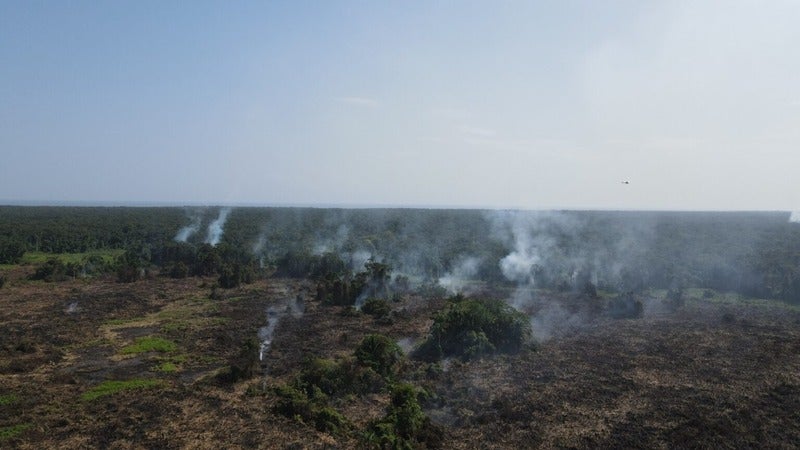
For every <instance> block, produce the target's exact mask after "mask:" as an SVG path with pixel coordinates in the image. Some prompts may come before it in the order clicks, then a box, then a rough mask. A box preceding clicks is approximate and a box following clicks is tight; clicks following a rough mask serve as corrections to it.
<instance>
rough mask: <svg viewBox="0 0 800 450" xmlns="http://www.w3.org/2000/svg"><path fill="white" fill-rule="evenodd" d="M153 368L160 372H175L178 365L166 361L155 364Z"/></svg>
mask: <svg viewBox="0 0 800 450" xmlns="http://www.w3.org/2000/svg"><path fill="white" fill-rule="evenodd" d="M154 370H155V371H156V372H162V373H175V372H177V371H178V366H176V365H175V364H174V363H171V362H169V361H167V362H163V363H161V364H159V365H158V366H156V367H155V368H154Z"/></svg>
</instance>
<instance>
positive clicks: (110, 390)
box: [81, 379, 163, 401]
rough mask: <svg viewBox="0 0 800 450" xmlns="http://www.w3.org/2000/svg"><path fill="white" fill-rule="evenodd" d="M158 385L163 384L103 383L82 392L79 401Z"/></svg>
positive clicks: (151, 382)
mask: <svg viewBox="0 0 800 450" xmlns="http://www.w3.org/2000/svg"><path fill="white" fill-rule="evenodd" d="M160 385H163V382H162V381H160V380H144V379H134V380H127V381H117V380H111V381H104V382H102V383H100V384H99V385H97V386H95V387H93V388H91V389H89V390H88V391H86V392H84V393H83V394H82V395H81V400H87V401H88V400H95V399H97V398H100V397H105V396H107V395H113V394H116V393H117V392H122V391H129V390H134V389H146V388H151V387H156V386H160Z"/></svg>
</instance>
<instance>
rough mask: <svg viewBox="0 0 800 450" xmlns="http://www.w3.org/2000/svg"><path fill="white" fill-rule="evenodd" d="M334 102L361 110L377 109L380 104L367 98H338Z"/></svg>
mask: <svg viewBox="0 0 800 450" xmlns="http://www.w3.org/2000/svg"><path fill="white" fill-rule="evenodd" d="M336 100H337V101H339V102H341V103H345V104H348V105H352V106H358V107H362V108H377V107H378V106H379V105H380V102H378V101H377V100H375V99H374V98H369V97H338V98H337V99H336Z"/></svg>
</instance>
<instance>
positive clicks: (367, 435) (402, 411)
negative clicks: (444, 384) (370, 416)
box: [362, 383, 441, 450]
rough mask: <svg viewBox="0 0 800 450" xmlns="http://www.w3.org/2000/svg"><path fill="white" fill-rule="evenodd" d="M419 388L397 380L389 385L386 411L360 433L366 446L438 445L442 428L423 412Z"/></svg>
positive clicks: (395, 447) (417, 446) (388, 447)
mask: <svg viewBox="0 0 800 450" xmlns="http://www.w3.org/2000/svg"><path fill="white" fill-rule="evenodd" d="M421 395H423V392H422V391H419V390H417V388H415V387H414V386H413V385H410V384H407V383H400V384H398V385H396V386H394V387H393V388H392V398H391V403H390V404H389V407H388V408H387V410H386V415H385V416H384V417H383V418H382V419H379V420H376V421H373V422H372V423H370V425H369V426H368V427H367V430H366V431H365V432H364V433H363V435H362V441H363V444H364V445H365V447H367V448H379V449H409V450H411V449H415V448H420V447H423V446H424V447H425V448H437V447H439V446H441V437H440V436H441V432H440V431H439V430H437V429H436V428H437V427H436V426H434V425H433V424H432V423H431V421H430V419H429V418H428V417H427V416H426V415H425V414H424V413H423V412H422V407H421V406H420V402H419V397H420V396H421Z"/></svg>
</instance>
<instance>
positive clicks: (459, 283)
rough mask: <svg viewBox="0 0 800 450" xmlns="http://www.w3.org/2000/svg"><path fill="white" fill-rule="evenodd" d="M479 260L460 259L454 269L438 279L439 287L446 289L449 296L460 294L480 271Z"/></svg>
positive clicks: (469, 257)
mask: <svg viewBox="0 0 800 450" xmlns="http://www.w3.org/2000/svg"><path fill="white" fill-rule="evenodd" d="M480 265H481V259H480V258H476V257H474V256H467V257H463V258H461V259H460V260H459V261H458V262H456V263H455V265H454V267H453V268H452V269H451V270H450V271H449V272H447V273H446V274H444V276H443V277H440V278H439V286H441V287H443V288H445V289H447V292H449V293H450V294H461V293H464V290H465V289H466V288H467V286H468V285H469V282H470V281H471V280H473V279H474V278H475V276H476V275H477V274H478V270H479V269H480Z"/></svg>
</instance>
